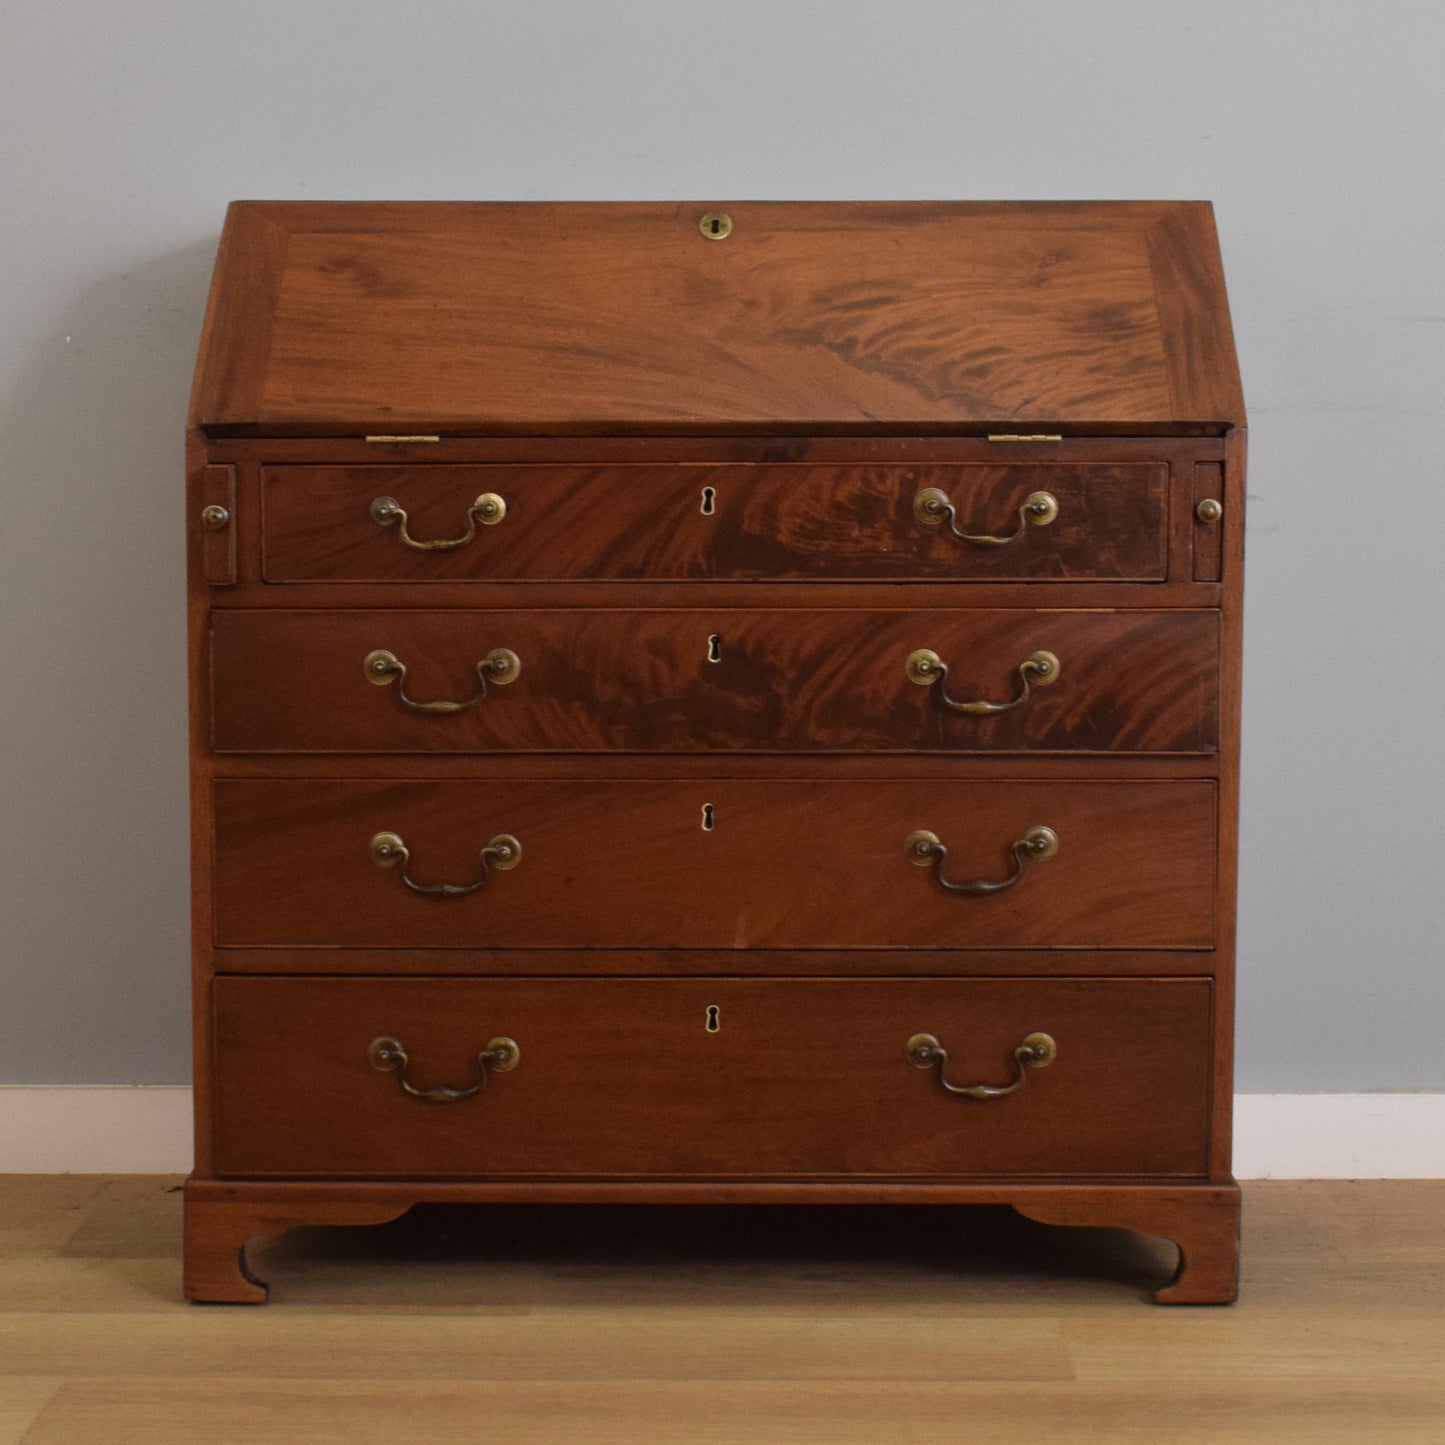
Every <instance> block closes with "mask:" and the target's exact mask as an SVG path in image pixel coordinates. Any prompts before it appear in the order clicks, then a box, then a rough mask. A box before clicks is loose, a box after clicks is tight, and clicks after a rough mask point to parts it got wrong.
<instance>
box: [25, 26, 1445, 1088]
mask: <svg viewBox="0 0 1445 1445" xmlns="http://www.w3.org/2000/svg"><path fill="white" fill-rule="evenodd" d="M1442 74H1445V7H1442V6H1441V5H1440V4H1439V3H1438V0H1423V3H1418V4H1416V3H1392V0H1371V3H1344V0H1338V3H1335V4H1333V5H1329V6H1324V5H1313V4H1308V3H1305V0H1290V3H1284V0H1280V3H1274V4H1264V3H1261V0H1250V3H1226V4H1215V5H1210V4H1207V3H1200V0H1190V3H1182V4H1181V3H1177V0H1102V3H1094V4H1080V3H1077V0H1073V3H1071V0H1052V3H1041V0H997V3H980V0H895V3H892V4H860V3H854V0H818V3H813V0H729V3H726V4H721V3H716V4H708V5H699V4H693V3H688V0H613V3H600V4H586V3H583V0H572V3H559V0H509V3H506V4H487V3H482V0H409V3H406V4H399V3H394V0H393V3H387V4H372V3H361V0H349V3H344V0H323V3H310V0H280V3H278V0H245V3H240V0H232V3H229V4H227V3H214V0H213V3H210V4H206V3H198V0H130V3H127V4H124V5H122V4H114V3H111V4H106V3H100V0H93V3H85V0H46V3H44V4H40V3H34V4H25V3H19V0H16V3H11V4H7V5H6V6H4V9H3V12H0V206H3V209H4V216H5V219H4V223H3V226H0V308H3V310H0V429H3V446H0V468H3V471H0V482H3V509H0V548H3V554H0V617H3V624H0V625H3V646H4V653H3V659H0V705H3V709H4V713H3V717H4V724H3V733H0V740H3V755H0V784H3V800H4V804H3V814H0V849H3V857H0V889H3V899H0V908H3V919H0V1079H4V1080H7V1081H11V1082H37V1083H39V1082H77V1083H80V1082H89V1083H100V1082H136V1083H151V1082H174V1081H178V1080H183V1079H185V1077H186V1075H187V1068H188V1058H187V1042H186V1003H185V998H186V902H185V888H186V854H185V833H186V821H185V819H186V812H185V809H186V803H185V767H184V756H185V728H184V708H185V690H184V679H183V670H184V662H185V652H184V646H183V634H182V601H183V569H182V522H181V511H180V506H181V427H182V418H183V415H184V407H185V397H186V389H187V384H188V376H189V371H190V366H191V361H192V355H193V351H194V346H195V342H196V337H197V332H198V329H199V324H200V317H201V307H202V301H203V297H204V294H205V287H206V281H207V277H208V273H209V267H210V261H211V256H212V253H213V249H214V245H215V239H216V235H217V231H218V229H219V226H220V221H221V215H222V210H223V208H224V205H225V203H226V202H227V201H228V200H229V199H231V198H232V197H240V196H245V197H275V198H280V197H307V198H311V197H324V198H338V199H344V198H362V197H387V198H395V199H410V198H437V199H444V198H452V197H460V198H482V199H485V198H518V199H531V198H537V199H541V198H575V199H594V198H642V199H645V198H677V197H683V198H697V199H710V198H714V197H721V198H738V197H759V198H776V197H795V198H800V199H808V198H873V197H900V198H928V197H964V198H968V197H983V198H998V197H1003V198H1017V197H1023V198H1034V197H1039V198H1049V197H1076V198H1092V197H1141V196H1142V197H1188V198H1194V197H1208V198H1210V199H1212V200H1213V201H1214V202H1215V205H1216V208H1217V213H1218V218H1219V225H1220V230H1221V234H1222V238H1223V245H1224V256H1225V266H1226V271H1227V273H1228V278H1229V283H1230V292H1231V297H1232V300H1233V305H1234V309H1235V315H1236V326H1237V331H1238V341H1239V349H1240V357H1241V362H1242V365H1243V368H1244V373H1245V390H1246V394H1247V397H1248V399H1249V401H1250V403H1251V421H1252V431H1251V444H1252V472H1251V477H1252V480H1251V505H1252V512H1251V520H1250V528H1249V554H1250V556H1249V561H1250V568H1251V571H1250V580H1249V610H1248V623H1247V631H1248V655H1247V667H1246V673H1247V676H1246V709H1245V754H1246V760H1245V761H1246V769H1245V787H1246V796H1245V807H1244V823H1243V880H1244V881H1243V892H1242V897H1241V900H1240V902H1241V989H1240V1025H1241V1028H1240V1061H1239V1079H1240V1083H1241V1086H1242V1087H1244V1088H1249V1089H1283V1090H1294V1089H1342V1090H1353V1089H1396V1088H1436V1089H1438V1088H1442V1087H1445V1047H1442V1044H1441V1032H1440V1019H1441V1017H1442V1016H1445V969H1442V967H1441V962H1442V960H1441V942H1440V940H1441V937H1442V926H1441V925H1442V917H1441V914H1442V905H1441V899H1442V896H1445V878H1442V871H1445V870H1442V861H1445V845H1442V841H1441V837H1442V821H1441V820H1442V817H1445V782H1442V777H1445V769H1442V766H1441V763H1440V759H1439V753H1438V748H1437V747H1436V746H1435V744H1436V743H1437V740H1438V737H1439V733H1440V716H1441V713H1440V709H1441V706H1442V704H1445V687H1442V682H1441V677H1440V671H1441V664H1442V662H1445V647H1442V644H1441V630H1442V629H1441V626H1440V620H1439V615H1440V611H1441V607H1442V603H1445V580H1442V572H1441V568H1440V566H1439V564H1438V558H1439V554H1440V549H1441V544H1442V541H1445V486H1442V481H1445V477H1442V461H1441V458H1442V455H1445V445H1442V440H1441V428H1440V426H1439V413H1440V410H1441V399H1442V398H1441V393H1442V389H1445V281H1442V276H1445V269H1442V266H1441V236H1442V234H1445V203H1442V202H1445V196H1442V189H1445V188H1442V182H1441V177H1442V173H1445V171H1442V164H1441V156H1440V143H1441V140H1442V135H1445V107H1442V104H1441V95H1442V88H1441V80H1440V77H1441V75H1442Z"/></svg>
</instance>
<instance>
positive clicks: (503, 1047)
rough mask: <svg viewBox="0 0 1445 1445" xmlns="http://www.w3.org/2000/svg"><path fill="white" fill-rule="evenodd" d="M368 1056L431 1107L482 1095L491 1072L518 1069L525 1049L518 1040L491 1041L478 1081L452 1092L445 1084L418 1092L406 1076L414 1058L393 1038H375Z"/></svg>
mask: <svg viewBox="0 0 1445 1445" xmlns="http://www.w3.org/2000/svg"><path fill="white" fill-rule="evenodd" d="M366 1057H367V1058H368V1059H369V1060H370V1061H371V1067H372V1068H373V1069H379V1070H380V1071H381V1072H382V1073H384V1074H387V1073H394V1074H395V1075H396V1081H397V1083H398V1084H400V1085H401V1087H402V1088H403V1089H404V1090H405V1091H406V1092H407V1093H408V1094H410V1095H411V1096H412V1098H414V1099H425V1100H426V1101H427V1103H429V1104H455V1103H456V1102H457V1100H458V1099H470V1098H471V1097H472V1095H473V1094H477V1093H480V1092H481V1089H482V1086H483V1085H484V1084H485V1083H486V1082H487V1071H488V1070H489V1069H490V1070H491V1071H492V1073H494V1074H507V1073H510V1072H511V1071H512V1070H513V1069H515V1068H516V1067H517V1064H518V1063H519V1062H520V1061H521V1058H522V1050H521V1049H520V1048H518V1047H517V1041H516V1040H515V1039H508V1038H502V1037H498V1038H495V1039H488V1040H487V1046H486V1048H484V1049H483V1050H482V1051H481V1053H479V1054H478V1055H477V1082H476V1083H475V1084H473V1085H472V1087H471V1088H470V1089H449V1088H447V1087H446V1086H445V1085H443V1086H442V1087H440V1088H436V1089H418V1088H417V1086H416V1085H415V1084H413V1083H412V1082H411V1080H410V1079H408V1078H407V1076H406V1071H407V1069H408V1068H409V1067H410V1066H411V1056H410V1055H409V1054H408V1053H407V1051H406V1049H405V1048H404V1047H403V1046H402V1042H401V1040H400V1039H394V1038H392V1037H391V1036H390V1035H389V1034H383V1035H382V1036H381V1037H380V1038H379V1039H372V1041H371V1043H370V1044H369V1045H368V1047H367V1050H366Z"/></svg>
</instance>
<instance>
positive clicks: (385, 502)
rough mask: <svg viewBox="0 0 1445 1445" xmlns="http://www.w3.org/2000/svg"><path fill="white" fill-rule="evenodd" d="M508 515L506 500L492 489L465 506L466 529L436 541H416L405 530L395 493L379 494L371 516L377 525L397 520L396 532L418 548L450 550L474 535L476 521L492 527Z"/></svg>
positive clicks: (463, 543) (392, 522) (412, 546)
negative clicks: (388, 494) (387, 495)
mask: <svg viewBox="0 0 1445 1445" xmlns="http://www.w3.org/2000/svg"><path fill="white" fill-rule="evenodd" d="M506 515H507V504H506V502H504V501H503V500H502V498H501V497H499V496H498V495H497V494H496V493H495V492H483V493H482V495H481V496H480V497H478V498H477V500H476V501H475V502H473V503H472V505H471V506H470V507H468V508H467V530H466V531H465V532H463V533H462V535H461V536H460V537H449V538H444V539H443V540H441V541H438V542H418V541H417V539H416V538H415V537H413V536H412V535H411V533H410V532H408V531H407V530H406V511H405V509H404V508H403V507H402V505H401V503H400V502H398V501H397V500H396V498H395V497H378V498H377V499H376V500H375V501H374V502H373V503H372V504H371V520H372V521H373V522H375V523H376V525H377V526H378V527H390V526H394V525H396V524H398V523H399V524H400V531H399V533H398V535H399V536H400V537H401V540H402V541H403V542H404V543H405V544H406V545H407V546H408V547H411V548H412V549H414V550H415V551H417V552H449V551H451V549H452V548H453V547H465V546H466V544H467V543H468V542H470V541H471V540H472V538H473V537H475V536H476V535H477V523H478V522H480V523H481V524H482V526H484V527H495V526H496V525H497V523H498V522H500V521H501V520H502V518H503V517H505V516H506Z"/></svg>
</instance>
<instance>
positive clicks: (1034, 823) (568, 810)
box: [214, 779, 1215, 949]
mask: <svg viewBox="0 0 1445 1445" xmlns="http://www.w3.org/2000/svg"><path fill="white" fill-rule="evenodd" d="M214 799H215V827H216V840H215V847H216V863H217V867H216V889H215V938H216V942H217V943H218V944H219V945H221V946H226V945H233V946H242V945H244V946H267V945H274V946H287V945H290V946H301V947H305V946H318V947H347V946H350V947H359V948H413V947H418V948H419V947H435V948H484V947H487V946H495V947H517V948H530V947H545V948H570V947H602V948H608V947H611V948H629V947H632V948H667V947H672V948H735V949H745V948H752V947H770V948H811V947H828V948H845V947H852V948H873V947H880V948H881V947H918V948H1010V947H1019V948H1026V947H1028V948H1040V947H1098V948H1204V947H1208V946H1209V945H1210V943H1211V942H1212V937H1213V890H1214V851H1215V850H1214V836H1215V788H1214V784H1213V783H1212V782H1209V781H1183V780H1180V781H1170V782H1087V783H1085V782H1036V781H1031V782H1012V781H1010V782H987V783H983V782H966V783H960V782H951V781H939V780H934V781H927V782H917V781H890V780H877V779H869V780H866V781H836V780H829V781H786V782H775V781H761V782H760V781H755V780H738V779H729V780H722V781H717V780H714V781H699V780H663V781H657V780H645V781H636V780H617V781H607V782H602V781H573V780H565V779H563V780H557V779H549V780H545V781H542V780H527V781H513V780H495V781H492V780H488V781H476V780H452V781H425V782H423V781H405V782H403V781H396V782H384V781H372V780H364V781H362V780H358V781H349V780H348V781H339V780H317V779H287V780H252V779H225V780H218V781H217V782H216V783H215V785H214ZM1037 828H1047V829H1051V830H1052V831H1053V833H1054V834H1055V835H1056V838H1057V849H1056V851H1055V852H1054V853H1053V856H1051V857H1043V856H1039V853H1041V852H1044V851H1047V850H1046V847H1045V843H1046V839H1045V838H1044V835H1042V834H1032V833H1031V830H1033V829H1037ZM920 830H927V831H928V832H931V833H932V834H933V835H935V837H936V839H937V840H938V843H939V844H940V845H941V846H942V848H943V849H945V850H946V855H947V856H946V857H944V858H940V857H939V856H938V855H937V851H936V849H930V848H928V847H927V846H926V844H927V840H926V839H917V838H914V837H913V836H912V835H914V834H915V833H916V832H918V831H920ZM388 835H390V836H388ZM508 836H510V837H511V838H513V839H515V840H517V842H518V843H519V844H520V855H521V856H520V861H519V862H516V866H513V867H509V868H507V869H505V871H504V870H503V869H502V868H500V867H498V866H496V864H497V863H498V862H503V863H506V862H514V861H515V856H514V855H515V851H516V850H515V849H513V848H511V846H510V845H506V846H507V848H508V854H509V855H512V856H503V855H501V854H499V853H498V852H496V851H495V850H493V851H490V852H489V853H488V855H487V860H486V861H484V860H483V856H482V854H483V850H484V849H491V848H492V845H493V843H494V840H498V839H505V838H507V837H508ZM392 839H399V840H400V843H395V842H393V841H391V840H392ZM502 846H503V845H502V844H500V843H498V844H496V847H502ZM403 848H404V849H405V854H406V856H405V858H403V856H402V851H401V850H402V849H403ZM383 865H386V866H383ZM408 878H409V879H410V880H411V881H412V882H413V883H415V884H417V885H420V886H422V887H428V888H434V887H437V886H440V885H446V886H447V887H449V888H451V889H458V890H460V889H467V888H471V887H472V885H474V884H477V883H479V882H480V883H481V886H480V887H476V888H475V890H474V891H470V892H466V893H460V892H455V893H450V894H446V895H440V896H439V895H437V894H435V893H421V892H417V891H413V889H412V888H411V887H409V886H408V883H407V881H406V880H407V879H408ZM940 880H947V881H948V882H950V883H953V884H960V883H970V884H972V883H984V884H993V885H997V884H1008V885H1009V886H1006V887H1003V888H1001V889H999V890H997V891H992V892H985V893H962V892H956V891H950V890H949V889H947V888H945V886H944V884H943V882H942V881H940ZM1010 880H1012V882H1011V883H1010Z"/></svg>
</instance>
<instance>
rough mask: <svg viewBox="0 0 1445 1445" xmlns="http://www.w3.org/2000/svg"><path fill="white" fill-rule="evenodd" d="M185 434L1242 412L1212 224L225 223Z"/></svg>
mask: <svg viewBox="0 0 1445 1445" xmlns="http://www.w3.org/2000/svg"><path fill="white" fill-rule="evenodd" d="M708 215H723V216H726V218H727V220H728V222H730V229H727V228H725V227H722V226H714V225H712V224H711V223H708V224H706V225H704V224H701V223H702V221H703V218H704V216H708ZM724 229H727V233H726V234H725V235H720V234H719V232H721V231H722V230H724ZM191 419H192V423H193V424H194V425H197V426H200V427H201V428H203V429H204V430H206V431H207V432H209V433H211V434H213V435H270V436H305V435H321V436H335V435H362V434H366V433H376V432H385V433H393V434H395V433H440V434H443V435H448V434H450V435H487V434H492V435H548V434H550V435H560V434H574V435H587V434H595V435H618V434H695V435H723V434H737V433H812V434H825V433H829V432H833V433H844V434H848V433H861V432H879V431H883V432H894V433H910V432H913V433H920V434H922V433H952V434H979V433H988V432H1012V433H1019V432H1024V433H1029V432H1060V431H1061V432H1066V433H1069V434H1073V435H1086V434H1090V433H1093V434H1102V435H1110V434H1124V433H1129V434H1136V435H1140V434H1144V435H1147V434H1160V435H1188V434H1196V433H1217V432H1220V431H1223V430H1225V429H1227V428H1229V427H1231V426H1238V425H1242V424H1243V423H1244V407H1243V401H1242V399H1241V396H1240V390H1239V380H1238V373H1237V370H1236V366H1235V359H1234V347H1233V340H1232V337H1231V333H1230V326H1229V316H1228V310H1227V307H1226V302H1225V295H1224V283H1223V277H1222V273H1221V270H1220V263H1219V251H1218V245H1217V242H1216V239H1215V234H1214V223H1213V215H1212V212H1211V209H1210V207H1209V205H1208V204H1207V203H1206V202H1036V203H1032V202H1031V203H993V202H990V203H937V202H918V203H912V202H910V203H874V202H869V203H831V202H830V203H826V204H825V203H791V202H789V203H779V202H756V201H749V202H737V203H708V204H702V203H698V204H671V203H669V204H612V203H555V204H553V203H547V204H524V203H516V204H514V203H505V204H502V203H479V204H471V203H431V202H425V203H420V202H386V203H371V202H304V203H302V202H258V201H243V202H237V203H236V204H235V205H233V206H232V207H231V209H230V213H229V215H228V217H227V221H226V229H225V234H224V236H223V238H222V243H221V251H220V256H219V258H218V261H217V265H216V274H215V279H214V282H213V285H212V292H211V303H210V310H209V312H208V317H207V325H206V332H205V336H204V339H203V341H202V348H201V359H200V364H199V368H198V372H197V378H196V389H195V394H194V398H193V405H192V418H191Z"/></svg>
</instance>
